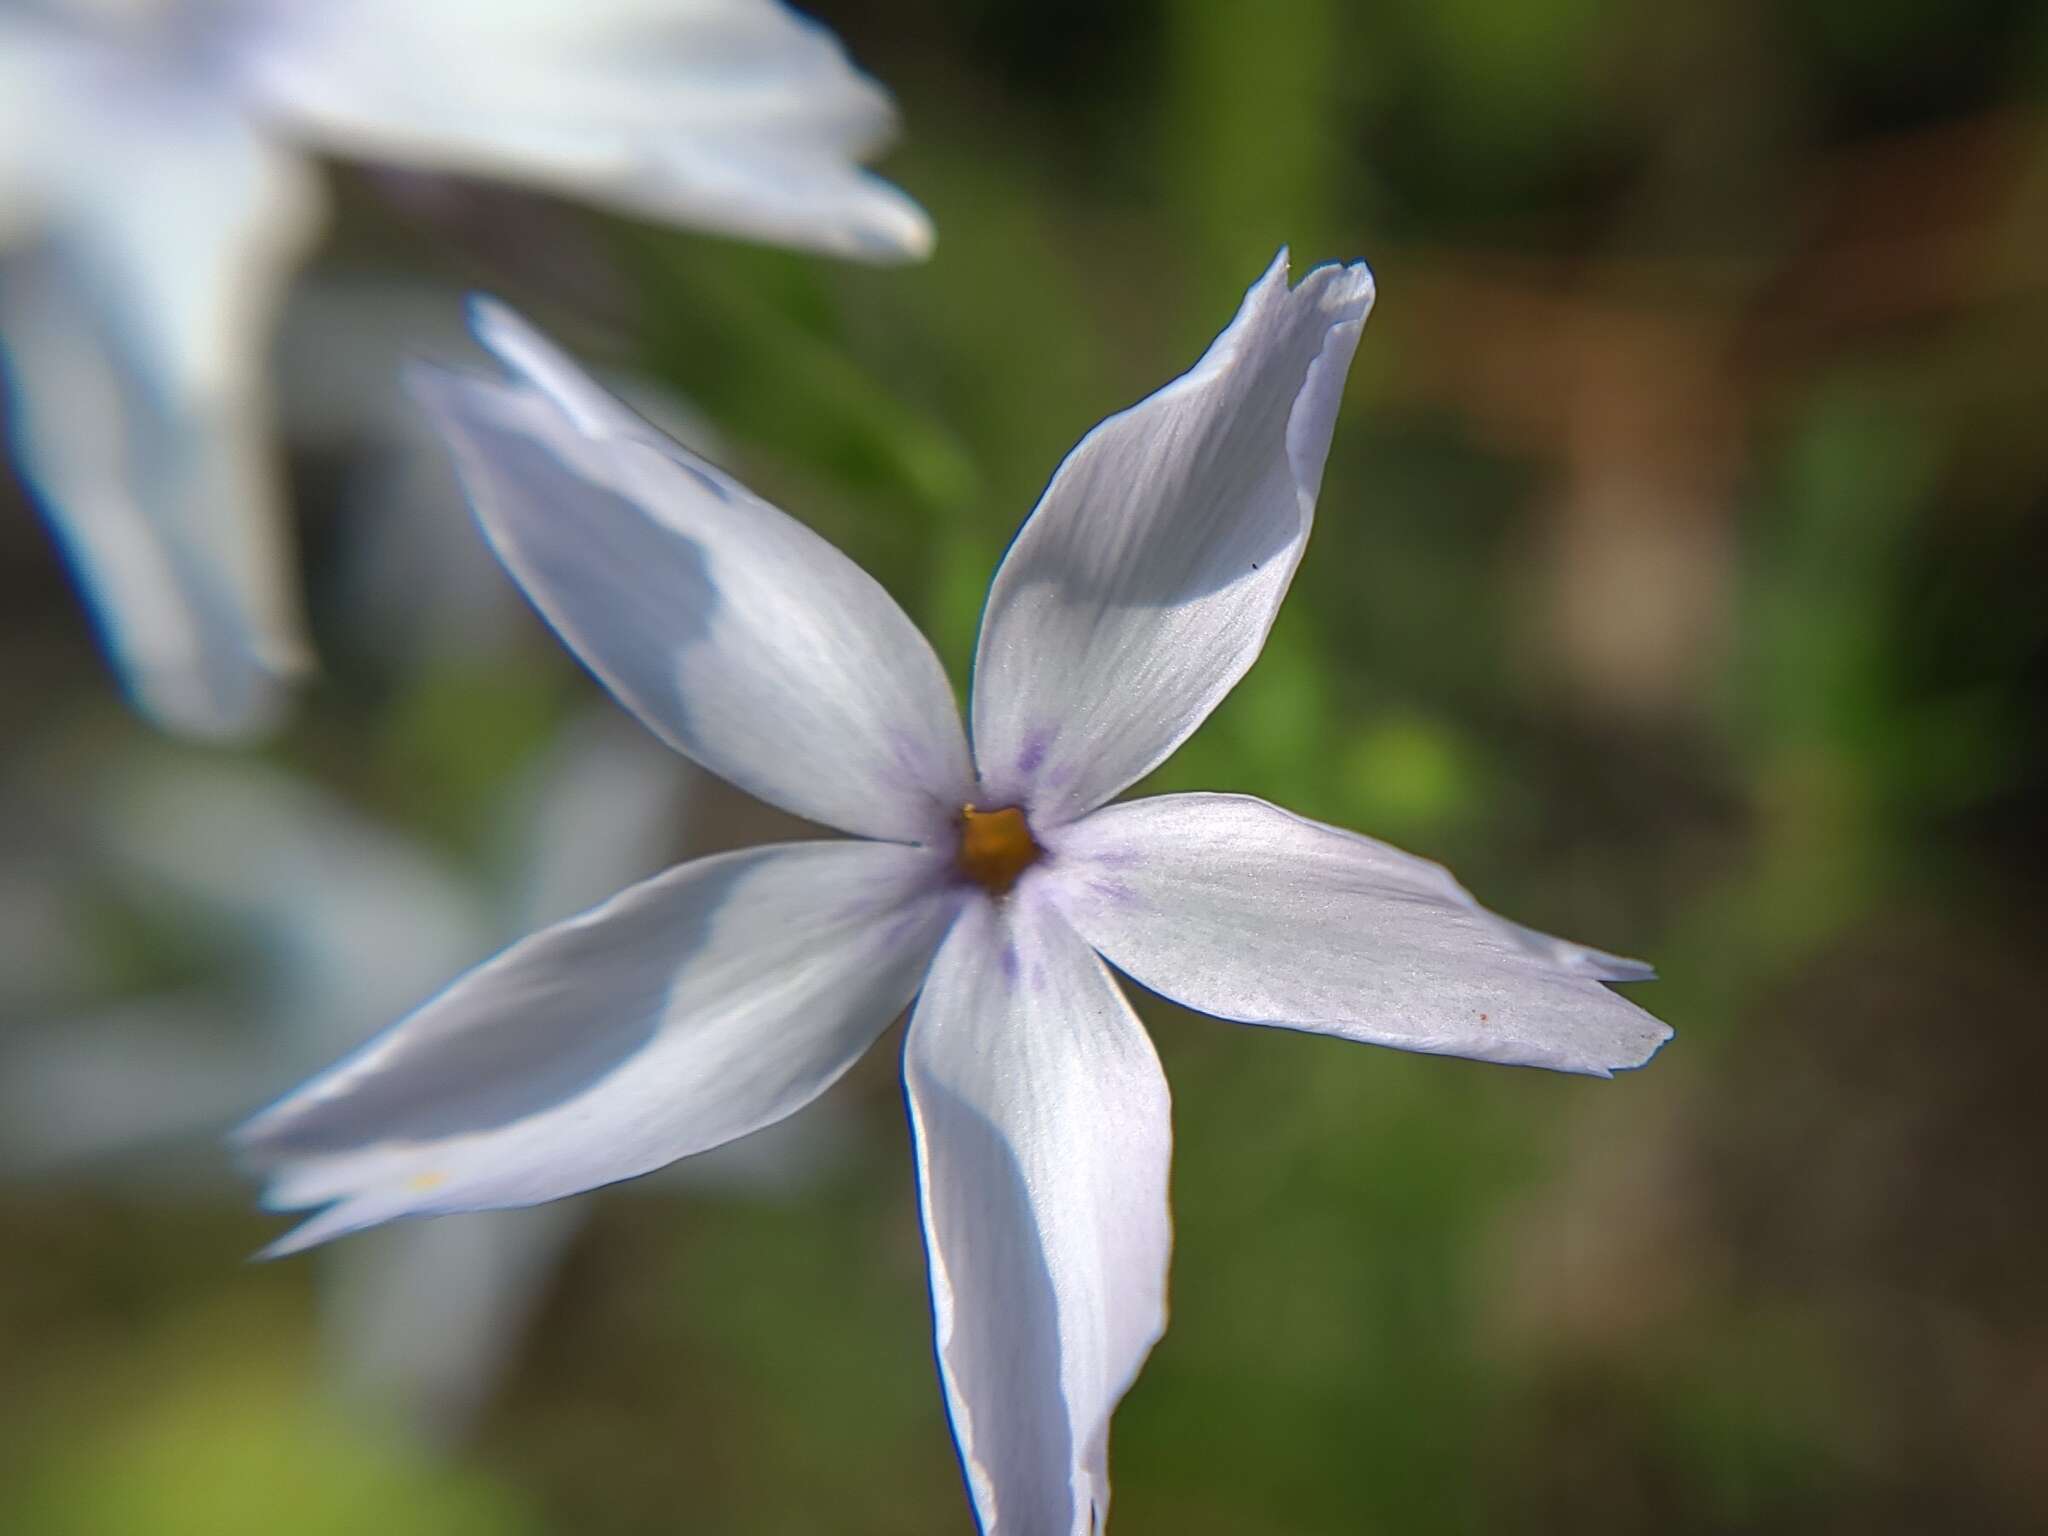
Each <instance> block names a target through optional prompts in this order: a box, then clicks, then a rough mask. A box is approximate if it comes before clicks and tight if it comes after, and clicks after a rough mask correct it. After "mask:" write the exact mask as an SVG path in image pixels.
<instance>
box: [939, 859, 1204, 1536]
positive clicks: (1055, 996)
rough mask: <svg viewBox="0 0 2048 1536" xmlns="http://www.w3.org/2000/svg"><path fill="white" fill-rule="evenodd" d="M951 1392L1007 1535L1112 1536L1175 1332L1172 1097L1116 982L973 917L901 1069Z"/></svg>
mask: <svg viewBox="0 0 2048 1536" xmlns="http://www.w3.org/2000/svg"><path fill="white" fill-rule="evenodd" d="M904 1074H905V1079H906V1082H907V1084H908V1088H909V1097H910V1113H911V1124H912V1128H913V1130H914V1131H915V1134H916V1139H917V1167H918V1190H919V1196H920V1199H921V1202H922V1210H923V1215H924V1230H925V1244H926V1249H927V1255H928V1258H929V1261H930V1265H931V1285H932V1311H933V1319H934V1326H935V1329H936V1333H937V1341H938V1356H939V1373H940V1376H941V1377H942V1378H943V1380H944V1382H945V1388H946V1403H947V1408H948V1410H949V1412H950V1413H951V1416H952V1421H953V1434H954V1438H955V1439H956V1440H957V1441H958V1443H959V1447H960V1456H961V1460H962V1462H963V1463H964V1464H965V1466H966V1471H967V1480H968V1485H969V1488H970V1490H971V1491H972V1493H973V1496H974V1503H975V1508H976V1510H977V1511H978V1512H979V1514H980V1517H981V1525H982V1529H983V1530H984V1531H985V1532H987V1533H989V1536H1053V1533H1074V1536H1089V1533H1091V1532H1095V1531H1099V1530H1100V1529H1101V1527H1102V1524H1103V1522H1104V1521H1105V1520H1107V1519H1108V1517H1109V1420H1110V1414H1111V1413H1112V1412H1113V1411H1114V1410H1115V1408H1116V1405H1117V1402H1118V1400H1119V1399H1120V1398H1121V1397H1122V1396H1123V1395H1124V1392H1125V1391H1126V1390H1127V1389H1128V1388H1129V1386H1130V1384H1131V1382H1132V1380H1133V1379H1134V1378H1135V1377H1136V1376H1137V1373H1138V1368H1139V1366H1140V1365H1141V1364H1143V1362H1144V1359H1145V1355H1146V1353H1147V1352H1148V1351H1149V1350H1150V1349H1151V1347H1152V1345H1153V1342H1154V1341H1155V1340H1157V1339H1158V1337H1159V1335H1160V1333H1161V1331H1162V1330H1163V1329H1164V1328H1165V1326H1166V1267H1167V1258H1168V1254H1169V1251H1170V1249H1171V1247H1172V1230H1171V1224H1170V1221H1169V1217H1168V1213H1167V1202H1166V1181H1167V1164H1168V1161H1169V1157H1170V1154H1171V1150H1172V1128H1171V1124H1170V1106H1169V1104H1168V1099H1167V1091H1166V1079H1165V1077H1164V1075H1163V1074H1162V1073H1161V1072H1160V1070H1159V1060H1158V1057H1157V1056H1155V1055H1154V1054H1153V1050H1152V1042H1151V1041H1150V1040H1149V1039H1147V1038H1146V1036H1145V1031H1144V1029H1143V1028H1142V1027H1141V1026H1140V1025H1139V1023H1138V1021H1137V1018H1136V1017H1135V1016H1134V1015H1133V1014H1132V1012H1131V1010H1130V1005H1129V1004H1128V1003H1126V1002H1125V1001H1124V997H1123V994H1122V993H1121V992H1120V991H1119V990H1118V988H1117V985H1116V983H1115V981H1114V980H1113V979H1112V978H1111V977H1110V975H1109V973H1108V972H1107V971H1106V970H1105V969H1104V968H1103V965H1102V962H1101V961H1099V960H1098V959H1096V957H1095V956H1094V955H1092V954H1090V953H1089V951H1088V949H1087V946H1086V945H1084V944H1083V943H1082V942H1081V941H1080V940H1079V939H1078V938H1077V937H1076V936H1075V935H1074V934H1073V933H1072V932H1071V931H1070V930H1069V929H1068V928H1067V926H1066V924H1065V923H1064V922H1062V921H1061V920H1060V918H1059V917H1058V916H1057V915H1056V914H1054V913H1052V912H1051V911H1050V910H1049V909H1047V908H1045V907H1044V906H1043V904H1042V903H1040V902H1038V901H1036V900H1035V899H1034V898H1033V896H1032V894H1031V885H1030V883H1029V881H1028V880H1027V883H1026V884H1025V885H1024V886H1021V887H1020V888H1019V889H1018V891H1017V892H1016V893H1014V894H1013V895H1012V897H1011V898H1010V899H1009V901H1008V902H1006V903H1005V904H1003V905H1002V906H995V905H992V904H991V903H989V902H987V901H984V900H979V899H977V900H976V901H975V902H974V903H973V904H972V905H970V906H969V907H968V908H967V909H966V910H965V911H964V912H963V913H962V914H961V916H960V920H959V921H958V922H957V923H956V924H955V926H954V929H953V932H952V934H951V935H950V936H949V937H948V938H947V940H946V943H945V945H944V946H943V947H942V948H941V949H940V951H939V955H938V959H937V960H936V961H935V962H933V965H932V971H931V976H930V978H929V979H928V980H927V981H926V983H925V988H924V992H923V994H922V995H921V996H920V997H919V998H918V1002H917V1008H916V1011H915V1012H914V1013H913V1014H912V1016H911V1022H910V1033H909V1037H908V1040H907V1043H906V1046H905V1050H904Z"/></svg>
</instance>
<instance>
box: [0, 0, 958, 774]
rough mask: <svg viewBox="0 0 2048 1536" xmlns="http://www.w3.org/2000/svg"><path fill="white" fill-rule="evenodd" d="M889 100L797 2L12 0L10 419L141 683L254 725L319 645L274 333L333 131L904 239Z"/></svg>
mask: <svg viewBox="0 0 2048 1536" xmlns="http://www.w3.org/2000/svg"><path fill="white" fill-rule="evenodd" d="M892 123H893V114H892V111H891V108H890V104H889V101H888V98H887V96H886V95H885V93H884V92H883V91H882V90H881V88H880V87H879V86H877V85H876V84H875V83H874V82H873V81H872V80H870V79H868V78H867V77H866V76H864V75H862V74H860V73H859V72H858V71H856V70H855V69H854V68H853V67H852V66H851V65H850V64H849V63H848V62H847V60H846V57H845V55H844V54H843V53H842V52H841V50H840V48H839V46H838V44H837V42H836V41H835V40H834V39H833V38H832V37H831V35H830V34H829V33H827V32H826V31H824V30H823V29H822V28H820V27H818V26H816V25H815V24H813V23H811V22H808V21H805V20H803V19H802V18H800V17H798V16H797V15H795V13H793V12H791V11H789V10H787V9H785V8H784V7H783V6H781V5H780V4H778V3H776V0H589V3H584V4H575V5H567V4H561V3H559V0H234V3H223V0H40V3H39V0H0V250H4V252H5V255H4V260H0V345H4V348H5V362H6V365H7V369H6V371H7V375H8V379H9V383H10V385H11V397H12V412H11V417H12V439H13V448H14V453H15V456H16V460H17V462H18V463H19V465H20V467H21V469H22V471H23V472H24V474H25V476H26V478H27V479H28V481H29V482H30V484H31V485H32V486H33V487H34V489H35V491H36V493H37V496H38V498H39V500H40V501H41V503H42V506H43V508H44V510H45V512H46V513H47V515H48V517H49V518H50V521H51V523H52V525H53V526H54V527H55V528H56V530H57V532H58V535H59V537H60V539H61V541H62V543H63V545H64V547H65V551H66V554H67V556H68V558H69V560H70V562H71V565H72V567H73V569H74V571H75V572H76V574H77V578H78V581H79V583H80V585H81V586H82V587H83V588H84V590H85V592H86V595H87V597H88V600H89V601H90V602H91V603H92V605H93V608H94V610H95V614H96V616H97V620H98V624H99V627H100V630H101V634H102V639H103V642H104V644H105V646H106V648H107V650H108V652H109V653H110V655H111V656H112V658H113V659H114V661H115V663H116V665H117V666H118V667H119V669H120V670H121V673H122V675H123V678H124V681H125V684H126V686H127V688H128V691H129V692H130V694H131V696H132V697H133V698H134V699H135V701H136V702H137V703H138V704H139V705H140V706H141V707H142V708H143V709H145V710H146V711H147V712H148V713H149V714H150V715H152V716H153V717H155V718H156V719H157V720H159V721H160V722H162V723H163V724H165V725H168V726H171V727H173V728H176V729H180V730H186V731H191V732H195V733H200V734H209V735H231V734H237V733H246V732H249V731H254V730H258V729H261V728H262V727H263V726H264V725H266V724H268V723H269V722H270V721H272V720H273V719H274V718H275V716H276V714H277V712H278V710H279V708H280V707H281V703H282V697H281V690H280V686H279V685H280V683H281V682H282V681H283V680H284V679H287V678H289V677H290V676H291V675H292V674H293V673H294V672H296V671H298V670H300V669H302V668H303V667H304V666H305V665H306V663H307V660H308V657H307V651H306V645H305V641H304V637H303V633H302V625H301V620H300V615H299V612H298V602H297V598H296V595H295V589H294V584H293V578H292V574H291V562H290V558H289V549H288V544H289V539H288V536H287V533H286V527H285V523H284V521H283V519H282V518H280V517H279V516H278V509H277V502H278V499H279V487H278V485H277V483H276V480H277V476H276V468H275V465H274V464H273V462H272V459H271V454H270V449H269V445H268V438H269V430H268V429H269V422H268V414H269V413H268V410H267V406H266V401H265V397H264V391H263V388H262V382H261V380H262V366H261V365H262V358H263V338H264V337H265V335H266V334H267V332H268V330H269V327H270V323H271V320H272V318H273V313H274V311H275V309H276V307H277V303H278V299H279V295H280V292H281V290H282V288H283V286H284V283H285V280H286V278H287V276H288V275H289V272H290V269H291V267H292V266H293V265H294V264H295V263H296V261H297V260H298V258H299V257H300V256H301V255H302V254H303V253H304V251H305V249H306V248H307V246H308V245H309V244H310V242H311V240H312V239H313V236H314V234H315V233H316V231H317V229H318V227H319V224H320V220H321V201H320V195H319V187H318V183H317V179H316V178H315V177H314V175H313V174H312V168H311V162H310V159H309V156H310V155H312V154H315V153H323V152H330V151H331V152H336V153H340V154H344V155H351V156H364V157H370V158H374V159H379V160H387V161H394V162H398V163H402V164H405V165H409V166H418V167H423V168H426V169H430V170H438V171H449V172H457V173H465V174H475V175H484V176H494V177H502V178H506V179H511V180H517V181H520V182H525V183H528V184H531V185H537V186H540V187H544V188H549V189H553V190H559V191H562V192H565V193H570V194H574V195H576V196H579V197H583V198H586V199H589V200H591V201H595V202H598V203H602V204H605V205H608V206H610V207H614V208H618V209H622V210H624V211H627V212H630V213H634V214H638V215H644V216H647V217H651V218H657V219H663V220H670V221H674V222H678V223H684V224H690V225H697V226H701V227H705V228H709V229H715V230H720V231H724V232H727V233H731V234H737V235H743V236H749V237H753V238H757V239H762V240H770V241H774V242H777V243H781V244H786V245H792V246H797V247H802V248H805V249H811V250H819V251H826V252H830V253H833V254H836V255H842V256H851V257H859V258H867V259H873V260H882V261H891V260H907V259H914V258H917V257H921V256H923V255H924V254H926V253H927V252H928V250H929V249H930V245H931V229H930V225H929V224H928V223H927V221H926V219H925V217H924V215H923V213H922V212H920V211H919V209H918V208H917V206H916V205H915V204H914V203H912V202H911V201H910V200H909V199H908V198H906V197H905V196H904V195H903V194H902V193H901V192H899V191H897V190H896V189H895V188H893V187H891V186H889V185H888V184H887V183H886V182H883V181H881V180H879V179H877V178H875V177H873V176H871V175H869V174H867V173H866V172H864V171H863V170H861V168H860V162H861V161H862V160H864V159H865V158H867V157H869V156H871V155H872V154H874V153H875V152H876V151H877V150H879V149H880V148H881V146H882V145H883V143H884V142H885V141H886V140H887V138H888V136H889V134H890V131H891V127H892Z"/></svg>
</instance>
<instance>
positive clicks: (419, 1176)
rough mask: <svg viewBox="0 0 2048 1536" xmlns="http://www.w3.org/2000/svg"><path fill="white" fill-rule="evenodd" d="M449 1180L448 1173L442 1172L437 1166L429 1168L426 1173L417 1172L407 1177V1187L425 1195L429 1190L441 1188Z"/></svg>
mask: <svg viewBox="0 0 2048 1536" xmlns="http://www.w3.org/2000/svg"><path fill="white" fill-rule="evenodd" d="M447 1182H448V1175H447V1174H445V1173H442V1172H441V1171H440V1170H439V1169H437V1168H429V1169H428V1170H427V1171H426V1172H425V1173H416V1174H414V1175H413V1176H412V1177H411V1178H409V1179H407V1180H406V1181H405V1187H406V1188H407V1189H410V1190H412V1191H413V1192H414V1193H415V1194H421V1195H424V1194H425V1193H426V1192H427V1191H428V1190H430V1189H439V1188H440V1187H441V1186H442V1185H443V1184H446V1183H447Z"/></svg>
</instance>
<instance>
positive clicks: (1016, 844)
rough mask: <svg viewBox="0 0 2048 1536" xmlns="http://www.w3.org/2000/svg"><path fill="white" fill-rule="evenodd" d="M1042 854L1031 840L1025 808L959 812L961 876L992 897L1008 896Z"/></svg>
mask: <svg viewBox="0 0 2048 1536" xmlns="http://www.w3.org/2000/svg"><path fill="white" fill-rule="evenodd" d="M1043 851H1044V850H1042V849H1041V848H1040V847H1039V846H1038V844H1037V843H1036V842H1035V841H1033V839H1032V836H1031V825H1030V823H1029V822H1027V821H1025V819H1024V808H1023V807H1022V806H1016V805H1006V806H1004V807H1003V808H1002V809H1001V810H997V811H982V810H976V809H975V808H974V807H973V806H971V805H966V806H962V807H961V808H960V872H961V873H962V874H964V875H966V876H967V878H968V879H970V880H972V881H973V882H974V883H975V884H976V885H979V886H980V887H982V888H983V889H984V890H986V891H987V892H988V893H989V895H991V896H1002V895H1006V894H1007V893H1008V892H1009V889H1010V887H1011V886H1013V885H1015V884H1016V883H1017V877H1018V876H1019V875H1021V874H1023V873H1024V871H1025V870H1026V869H1028V868H1030V867H1031V865H1032V864H1033V863H1035V862H1036V861H1037V859H1038V856H1039V854H1040V853H1042V852H1043Z"/></svg>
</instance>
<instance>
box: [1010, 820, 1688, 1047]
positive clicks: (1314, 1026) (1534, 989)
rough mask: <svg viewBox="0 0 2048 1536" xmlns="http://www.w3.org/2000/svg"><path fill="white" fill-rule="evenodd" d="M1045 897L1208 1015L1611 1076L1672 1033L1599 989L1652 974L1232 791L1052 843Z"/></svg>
mask: <svg viewBox="0 0 2048 1536" xmlns="http://www.w3.org/2000/svg"><path fill="white" fill-rule="evenodd" d="M1051 853H1052V857H1053V859H1054V861H1055V862H1054V863H1053V864H1051V865H1049V866H1048V871H1047V873H1048V878H1047V881H1046V884H1047V886H1048V888H1049V889H1050V890H1051V891H1052V893H1053V899H1054V900H1056V901H1057V902H1058V904H1059V906H1060V908H1061V910H1062V911H1064V912H1065V913H1066V914H1067V916H1068V918H1069V920H1071V921H1072V923H1073V924H1074V926H1075V927H1076V928H1077V929H1079V930H1080V932H1081V934H1082V936H1083V937H1084V938H1086V939H1087V940H1088V942H1089V943H1091V944H1093V945H1094V946H1095V947H1096V948H1097V949H1098V950H1100V951H1101V952H1102V953H1103V955H1104V956H1106V957H1107V958H1108V959H1109V961H1110V962H1111V963H1112V964H1113V965H1115V966H1116V967H1117V968H1118V969H1119V970H1121V971H1124V972H1126V973H1128V974H1129V975H1130V976H1132V977H1134V978H1135V979H1136V980H1138V981H1140V982H1142V983H1143V984H1144V985H1145V986H1147V987H1150V988H1151V989H1152V990H1153V991H1155V992H1157V993H1159V994H1161V995H1162V996H1164V997H1169V998H1172V999H1173V1000H1174V1001H1175V1002H1178V1003H1184V1004H1186V1005H1187V1006H1188V1007H1190V1008H1196V1009H1199V1010H1200V1011H1202V1012H1203V1013H1211V1014H1216V1015H1218V1016H1219V1017H1222V1018H1226V1019H1240V1020H1242V1021H1244V1022H1245V1023H1248V1024H1273V1025H1279V1026H1281V1027H1284V1028H1288V1029H1305V1030H1313V1031H1315V1032H1317V1033H1319V1034H1328V1035H1340V1036H1342V1037H1343V1038H1345V1039H1347V1040H1364V1041H1369V1042H1371V1043H1372V1044H1375V1045H1391V1046H1397V1047H1399V1048H1400V1049H1402V1050H1408V1051H1430V1052H1435V1053H1438V1054H1442V1055H1449V1056H1470V1057H1474V1058H1476V1059H1478V1060H1481V1061H1502V1062H1511V1063H1514V1064H1516V1065H1520V1066H1532V1067H1551V1068H1554V1069H1556V1070H1558V1071H1562V1072H1589V1073H1593V1074H1595V1075H1597V1076H1600V1077H1605V1076H1607V1075H1608V1074H1609V1073H1610V1072H1612V1071H1614V1070H1615V1069H1617V1068H1623V1067H1639V1066H1641V1065H1642V1064H1643V1063H1644V1062H1645V1061H1647V1060H1648V1059H1649V1058H1650V1056H1651V1055H1652V1054H1653V1053H1654V1052H1655V1051H1656V1049H1657V1047H1658V1046H1660V1045H1662V1044H1663V1043H1664V1042H1665V1041H1666V1040H1668V1039H1670V1038H1671V1030H1670V1028H1669V1027H1668V1026H1666V1025H1664V1024H1662V1023H1660V1022H1658V1021H1657V1020H1656V1019H1654V1018H1652V1017H1651V1016H1650V1015H1649V1014H1647V1013H1645V1012H1644V1011H1643V1010H1642V1009H1640V1008H1638V1007H1637V1006H1636V1005H1635V1004H1634V1003H1631V1002H1629V1001H1627V1000H1626V999H1625V998H1622V997H1620V996H1619V995H1617V994H1616V993H1614V992H1611V991H1609V990H1608V989H1607V988H1606V987H1604V986H1602V985H1600V981H1601V979H1603V978H1604V979H1607V980H1614V981H1635V980H1641V979H1643V978H1645V977H1647V976H1648V975H1649V974H1650V972H1649V968H1648V967H1646V966H1644V965H1642V964H1641V963H1640V962H1637V961H1633V960H1620V959H1617V958H1616V957H1614V956H1612V955H1604V954H1601V953H1600V952H1599V951H1597V950H1590V949H1583V948H1580V947H1579V946H1577V945H1573V944H1567V943H1566V942H1564V941H1563V940H1562V939H1553V938H1550V937H1548V936H1546V935H1543V934H1539V933H1533V932H1531V931H1530V930H1529V929H1527V928H1523V927H1521V926H1520V925H1518V924H1515V923H1510V922H1506V921H1504V920H1503V919H1501V918H1498V917H1495V916H1494V915H1493V914H1492V913H1490V912H1488V911H1486V910H1485V909H1484V908H1482V907H1481V906H1480V905H1479V904H1478V903H1477V902H1475V901H1474V900H1473V899H1472V898H1471V896H1470V895H1468V894H1467V893H1466V892H1465V890H1464V889H1463V887H1461V886H1460V885H1459V884H1458V883H1457V881H1455V880H1453V879H1452V878H1451V876H1450V874H1449V873H1448V872H1447V871H1446V870H1445V869H1443V867H1442V866H1440V865H1437V864H1432V863H1430V862H1428V861H1427V860H1425V859H1418V858H1415V857H1414V856H1413V855H1411V854H1406V853H1402V852H1401V851H1400V850H1399V849H1396V848H1389V847H1387V846H1386V845H1385V844H1384V843H1376V842H1374V841H1373V840H1372V839H1370V838H1366V837H1360V836H1358V835H1357V834H1356V833H1352V832H1344V831H1341V830H1339V829H1338V828H1335V827H1327V826H1324V825H1322V824H1321V823H1319V822H1313V821H1308V820H1305V819H1303V818H1302V817H1299V816H1294V815H1290V814H1289V813H1288V812H1286V811H1283V810H1280V809H1278V808H1276V807H1274V806H1270V805H1267V804H1266V803H1265V802H1264V801H1262V800H1253V799H1249V798H1247V797H1244V796H1241V795H1163V796H1161V797H1159V798H1157V799H1152V800H1133V801H1129V802H1127V803H1125V804H1123V805H1115V806H1111V807H1109V808H1108V809H1106V810H1102V811H1098V812H1096V813H1095V814H1094V815H1093V816H1090V817H1088V818H1087V819H1086V820H1084V821H1082V822H1080V823H1078V824H1076V825H1074V826H1072V827H1069V828H1066V829H1064V830H1063V831H1062V832H1061V833H1060V835H1059V836H1058V838H1057V839H1056V840H1055V843H1054V846H1053V847H1052V849H1051Z"/></svg>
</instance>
